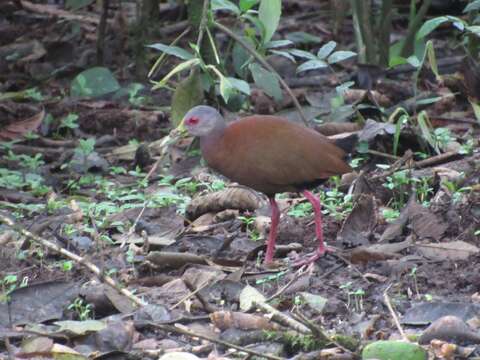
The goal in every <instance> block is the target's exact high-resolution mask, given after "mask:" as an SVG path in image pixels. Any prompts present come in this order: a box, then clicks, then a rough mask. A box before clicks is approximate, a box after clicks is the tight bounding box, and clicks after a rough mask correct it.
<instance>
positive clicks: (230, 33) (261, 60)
mask: <svg viewBox="0 0 480 360" xmlns="http://www.w3.org/2000/svg"><path fill="white" fill-rule="evenodd" d="M213 25H214V26H215V27H216V28H217V29H219V30H221V31H223V32H224V33H225V34H227V35H228V36H230V37H231V38H232V39H234V40H235V41H236V42H238V43H239V44H240V45H241V46H242V47H243V48H244V49H245V50H247V51H248V52H249V53H250V55H252V56H253V57H254V58H255V60H257V61H258V62H259V63H260V64H262V65H263V66H264V67H265V68H266V69H267V70H268V71H270V72H272V73H273V74H275V75H276V76H277V78H278V81H279V82H280V84H281V85H282V86H283V88H284V89H285V91H286V92H287V93H288V95H290V97H291V98H292V101H293V104H294V105H295V107H296V108H297V111H298V113H299V115H300V117H301V118H302V121H303V123H304V124H305V126H308V121H307V118H306V116H305V113H304V112H303V110H302V107H301V105H300V103H299V102H298V100H297V98H296V96H295V94H294V93H293V92H292V89H290V87H289V86H288V85H287V83H286V82H285V80H283V78H282V77H281V76H280V74H279V73H278V72H277V71H276V70H275V69H274V68H273V67H272V65H270V64H269V63H268V62H267V61H266V60H265V59H264V58H263V57H262V56H261V55H260V54H259V53H258V52H256V51H255V49H252V47H251V46H250V45H249V44H248V43H246V42H245V41H243V39H242V38H241V37H239V36H238V35H237V34H235V33H234V32H233V31H232V30H230V29H229V28H227V27H226V26H224V25H222V24H220V23H219V22H216V21H214V22H213Z"/></svg>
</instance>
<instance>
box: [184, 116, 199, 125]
mask: <svg viewBox="0 0 480 360" xmlns="http://www.w3.org/2000/svg"><path fill="white" fill-rule="evenodd" d="M199 122H200V119H199V118H198V117H191V118H189V119H187V124H188V125H197V124H198V123H199Z"/></svg>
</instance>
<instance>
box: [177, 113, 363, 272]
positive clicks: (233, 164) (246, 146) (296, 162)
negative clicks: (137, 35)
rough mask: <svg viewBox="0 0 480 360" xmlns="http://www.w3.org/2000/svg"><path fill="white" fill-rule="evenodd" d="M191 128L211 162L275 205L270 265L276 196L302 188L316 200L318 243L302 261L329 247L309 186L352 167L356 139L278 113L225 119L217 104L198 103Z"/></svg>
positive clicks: (187, 121) (270, 253) (275, 216)
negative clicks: (336, 135)
mask: <svg viewBox="0 0 480 360" xmlns="http://www.w3.org/2000/svg"><path fill="white" fill-rule="evenodd" d="M182 124H183V126H184V128H185V129H186V131H187V132H188V133H189V134H190V135H191V136H194V137H198V138H199V139H200V150H201V153H202V157H203V158H204V159H205V161H206V163H207V165H208V166H209V167H210V168H211V169H213V170H215V171H216V172H218V173H220V174H221V175H223V176H225V177H227V178H228V179H230V180H231V181H234V182H237V183H239V184H241V185H244V186H247V187H249V188H252V189H253V190H256V191H258V192H261V193H263V194H265V195H266V196H267V197H268V199H269V203H270V207H271V224H270V232H269V234H268V239H267V250H266V253H265V260H264V261H265V264H266V265H271V264H272V262H273V259H274V255H275V241H276V238H277V229H278V224H279V221H280V210H279V208H278V204H277V202H276V201H275V195H276V194H278V193H283V192H301V193H302V194H303V195H304V196H305V198H306V199H307V200H308V201H309V202H310V203H311V204H312V207H313V212H314V215H315V234H316V238H317V240H318V247H317V249H316V251H315V253H314V254H313V256H311V257H309V258H307V259H306V260H302V261H298V262H296V263H295V264H294V265H296V266H301V265H305V264H309V263H312V262H315V261H316V260H318V259H319V258H320V257H322V256H323V255H324V253H325V252H326V247H325V244H324V239H323V230H322V213H321V203H320V200H319V199H318V198H317V197H316V196H315V195H314V194H313V193H312V192H310V191H309V190H310V189H312V188H314V187H316V186H318V185H319V184H321V183H323V182H324V181H326V180H327V179H328V178H329V177H331V176H334V175H341V174H345V173H349V172H351V171H352V169H351V167H350V166H349V164H348V163H347V161H346V157H347V153H348V152H350V151H351V148H352V147H353V144H354V139H352V140H349V141H343V142H342V141H337V143H335V142H334V141H333V140H331V139H329V138H327V137H326V136H324V135H322V134H320V133H318V132H317V131H315V130H313V129H310V128H308V127H306V126H303V125H300V124H296V123H293V122H291V121H289V120H287V119H285V118H282V117H280V116H275V115H251V116H246V117H243V118H240V119H238V120H236V121H233V122H230V123H229V124H227V123H226V121H225V119H224V117H223V116H222V115H221V114H220V112H218V111H217V110H216V109H215V108H213V107H211V106H206V105H198V106H195V107H193V108H192V109H190V110H189V111H188V112H187V113H186V114H185V116H184V117H183V120H182Z"/></svg>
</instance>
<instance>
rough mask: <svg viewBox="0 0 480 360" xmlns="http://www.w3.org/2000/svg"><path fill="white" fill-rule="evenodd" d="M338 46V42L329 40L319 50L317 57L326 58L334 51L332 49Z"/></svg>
mask: <svg viewBox="0 0 480 360" xmlns="http://www.w3.org/2000/svg"><path fill="white" fill-rule="evenodd" d="M336 46H337V43H336V42H335V41H329V42H328V43H326V44H325V45H323V46H322V47H321V48H320V50H318V52H317V57H318V58H319V59H320V60H323V59H325V58H326V57H327V56H328V55H330V54H331V53H332V51H333V50H334V49H335V47H336Z"/></svg>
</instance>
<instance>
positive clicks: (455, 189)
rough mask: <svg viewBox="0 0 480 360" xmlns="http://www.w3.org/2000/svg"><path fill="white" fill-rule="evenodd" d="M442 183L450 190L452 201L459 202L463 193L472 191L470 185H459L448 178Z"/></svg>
mask: <svg viewBox="0 0 480 360" xmlns="http://www.w3.org/2000/svg"><path fill="white" fill-rule="evenodd" d="M442 185H443V186H444V187H445V188H446V189H447V190H448V191H449V192H450V196H451V197H452V201H453V203H457V202H460V201H461V200H462V198H463V196H464V194H465V193H468V192H470V191H472V187H471V186H464V187H459V186H458V184H457V183H455V182H453V181H449V180H443V181H442Z"/></svg>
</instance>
